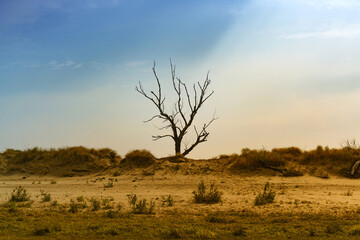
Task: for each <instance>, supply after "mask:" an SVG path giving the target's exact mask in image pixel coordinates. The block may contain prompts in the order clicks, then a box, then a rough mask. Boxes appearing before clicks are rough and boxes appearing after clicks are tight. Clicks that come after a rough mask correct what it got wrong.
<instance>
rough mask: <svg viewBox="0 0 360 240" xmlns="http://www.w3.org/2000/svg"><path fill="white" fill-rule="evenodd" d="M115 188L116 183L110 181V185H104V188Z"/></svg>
mask: <svg viewBox="0 0 360 240" xmlns="http://www.w3.org/2000/svg"><path fill="white" fill-rule="evenodd" d="M112 187H114V181H113V180H109V181H108V183H106V184H104V188H112Z"/></svg>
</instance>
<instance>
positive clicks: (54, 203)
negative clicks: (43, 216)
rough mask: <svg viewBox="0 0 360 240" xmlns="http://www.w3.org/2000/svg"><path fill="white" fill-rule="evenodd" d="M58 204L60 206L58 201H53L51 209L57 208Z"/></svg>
mask: <svg viewBox="0 0 360 240" xmlns="http://www.w3.org/2000/svg"><path fill="white" fill-rule="evenodd" d="M58 204H59V203H58V201H56V200H54V201H52V202H51V203H50V206H51V207H56V206H57V205H58Z"/></svg>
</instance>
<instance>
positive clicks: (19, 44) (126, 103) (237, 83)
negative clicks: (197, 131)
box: [0, 0, 360, 158]
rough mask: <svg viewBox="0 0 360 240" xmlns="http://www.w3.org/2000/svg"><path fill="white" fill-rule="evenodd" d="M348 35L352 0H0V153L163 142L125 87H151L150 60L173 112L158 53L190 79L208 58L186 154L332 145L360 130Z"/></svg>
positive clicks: (359, 50) (158, 147)
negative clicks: (204, 92)
mask: <svg viewBox="0 0 360 240" xmlns="http://www.w3.org/2000/svg"><path fill="white" fill-rule="evenodd" d="M359 41H360V1H359V0H228V1H220V0H206V1H205V0H198V1H190V0H183V1H169V0H82V1H71V0H32V1H28V0H0V151H4V150H5V149H8V148H14V149H27V148H32V147H35V146H38V147H42V148H50V147H55V148H57V147H66V146H79V145H82V146H86V147H94V148H102V147H109V148H112V149H114V150H116V151H117V152H118V153H119V154H120V155H122V156H124V155H125V154H126V153H127V152H129V151H131V150H134V149H148V150H150V151H151V152H152V153H154V155H155V156H157V157H164V156H168V155H171V154H173V152H174V146H173V142H171V141H172V140H171V139H161V140H158V141H152V138H151V136H152V135H158V134H161V133H165V134H166V131H162V132H160V131H159V130H158V128H159V127H161V126H162V123H161V122H157V121H154V122H150V123H144V122H143V121H144V120H147V119H149V118H151V117H152V116H153V115H154V114H156V107H155V106H154V105H153V104H152V103H151V102H150V101H148V100H147V99H145V98H144V97H143V96H142V95H140V94H139V93H137V92H136V91H135V86H136V85H137V84H138V82H139V81H141V82H142V84H143V86H144V89H145V90H146V91H149V92H150V91H152V90H156V81H155V78H154V76H153V74H152V66H153V62H154V61H156V70H157V73H158V75H159V78H160V81H161V83H162V86H163V90H164V94H165V95H166V96H167V102H166V103H165V104H166V109H167V110H168V111H171V108H172V106H173V104H174V102H173V101H171V100H173V96H174V95H173V94H174V92H173V90H172V88H171V74H170V61H169V59H170V58H171V59H172V62H173V63H174V64H175V65H176V70H177V76H178V77H180V78H181V80H182V81H183V82H185V83H187V84H188V85H189V86H191V85H192V84H193V83H196V82H198V81H200V82H202V81H204V80H205V77H206V74H207V72H208V71H209V70H210V73H209V76H210V79H211V84H210V87H209V88H210V90H213V91H214V92H215V93H214V95H213V96H212V97H211V98H210V99H209V100H208V101H207V102H206V103H205V105H204V106H203V107H202V108H201V109H200V111H199V113H198V118H197V119H196V122H195V125H196V126H198V127H201V126H202V124H203V123H204V122H207V121H208V120H209V119H211V118H212V116H213V114H214V112H216V116H217V117H218V119H217V120H216V121H215V122H213V124H212V125H211V126H210V127H209V129H208V132H209V133H210V135H209V137H208V141H207V142H205V143H201V144H200V145H198V146H197V148H195V149H194V150H193V151H192V152H191V153H190V154H189V157H192V158H210V157H214V156H217V155H219V154H232V153H240V152H241V149H242V148H246V147H249V148H254V149H261V148H265V149H268V150H270V149H272V148H274V147H289V146H298V147H300V148H302V149H304V150H309V149H312V148H315V147H316V146H317V145H323V146H329V147H340V146H341V143H342V142H343V141H344V140H346V139H359V134H360V124H359V122H360V68H359V66H360V44H359ZM193 140H194V133H193V132H191V131H189V133H188V134H187V137H186V139H185V140H184V143H186V144H191V143H192V141H193Z"/></svg>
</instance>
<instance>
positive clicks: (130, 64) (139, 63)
mask: <svg viewBox="0 0 360 240" xmlns="http://www.w3.org/2000/svg"><path fill="white" fill-rule="evenodd" d="M147 63H148V61H130V62H127V63H125V65H126V66H128V67H139V66H143V65H145V64H147Z"/></svg>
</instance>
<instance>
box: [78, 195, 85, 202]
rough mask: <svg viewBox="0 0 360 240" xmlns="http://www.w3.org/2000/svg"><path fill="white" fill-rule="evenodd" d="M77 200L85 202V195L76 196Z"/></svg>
mask: <svg viewBox="0 0 360 240" xmlns="http://www.w3.org/2000/svg"><path fill="white" fill-rule="evenodd" d="M76 201H78V202H85V198H84V196H78V197H77V198H76Z"/></svg>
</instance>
